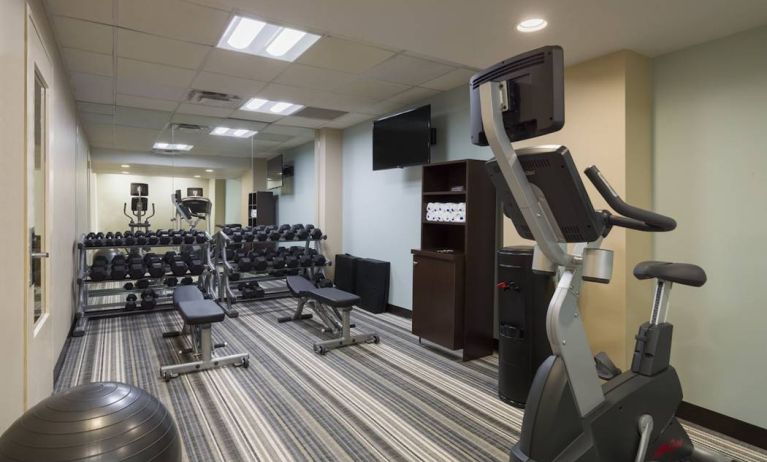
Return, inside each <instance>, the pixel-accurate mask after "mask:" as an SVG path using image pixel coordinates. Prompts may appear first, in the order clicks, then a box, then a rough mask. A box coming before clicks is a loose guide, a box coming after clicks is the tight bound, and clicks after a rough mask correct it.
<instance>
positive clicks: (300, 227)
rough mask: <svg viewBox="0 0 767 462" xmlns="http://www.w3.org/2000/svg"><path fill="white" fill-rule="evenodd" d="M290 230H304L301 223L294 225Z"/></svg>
mask: <svg viewBox="0 0 767 462" xmlns="http://www.w3.org/2000/svg"><path fill="white" fill-rule="evenodd" d="M291 229H292V230H293V231H298V230H299V229H304V225H302V224H301V223H296V224H295V225H293V226H291Z"/></svg>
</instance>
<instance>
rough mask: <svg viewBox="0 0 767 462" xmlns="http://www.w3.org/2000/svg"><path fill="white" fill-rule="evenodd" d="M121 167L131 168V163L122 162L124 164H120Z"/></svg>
mask: <svg viewBox="0 0 767 462" xmlns="http://www.w3.org/2000/svg"><path fill="white" fill-rule="evenodd" d="M120 168H130V165H128V164H122V165H120Z"/></svg>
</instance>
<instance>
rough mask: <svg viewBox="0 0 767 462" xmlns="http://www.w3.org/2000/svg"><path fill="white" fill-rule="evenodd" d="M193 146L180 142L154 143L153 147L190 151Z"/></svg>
mask: <svg viewBox="0 0 767 462" xmlns="http://www.w3.org/2000/svg"><path fill="white" fill-rule="evenodd" d="M193 147H194V146H193V145H191V144H181V143H155V144H154V148H155V149H162V150H167V151H190V150H191V149H192V148H193Z"/></svg>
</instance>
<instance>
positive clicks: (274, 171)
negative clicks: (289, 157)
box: [266, 154, 282, 189]
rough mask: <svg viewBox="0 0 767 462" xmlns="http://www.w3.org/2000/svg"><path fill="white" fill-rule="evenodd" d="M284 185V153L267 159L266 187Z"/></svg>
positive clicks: (271, 187)
mask: <svg viewBox="0 0 767 462" xmlns="http://www.w3.org/2000/svg"><path fill="white" fill-rule="evenodd" d="M281 187H282V154H280V155H279V156H276V157H272V158H271V159H269V160H267V161H266V188H267V189H276V188H281Z"/></svg>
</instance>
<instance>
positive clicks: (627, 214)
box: [584, 165, 676, 232]
mask: <svg viewBox="0 0 767 462" xmlns="http://www.w3.org/2000/svg"><path fill="white" fill-rule="evenodd" d="M584 173H585V174H586V177H588V179H589V180H591V182H592V183H593V184H594V187H596V188H597V191H599V194H601V195H602V197H603V198H604V199H605V201H607V204H608V205H609V206H610V207H611V208H612V209H613V210H615V211H616V212H618V213H620V214H621V215H623V216H614V215H608V216H607V220H608V224H610V225H614V226H620V227H622V228H630V229H635V230H637V231H648V232H663V231H673V230H674V229H675V228H676V221H675V220H674V219H673V218H671V217H667V216H665V215H661V214H659V213H655V212H651V211H649V210H644V209H640V208H639V207H635V206H633V205H631V204H628V203H626V202H625V201H624V200H623V199H621V197H620V196H619V195H618V193H617V192H615V190H614V189H613V187H612V186H610V183H608V182H607V180H606V179H605V177H604V175H602V172H600V171H599V169H598V168H597V167H596V166H595V165H592V166H591V167H589V168H587V169H586V170H585V171H584Z"/></svg>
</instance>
